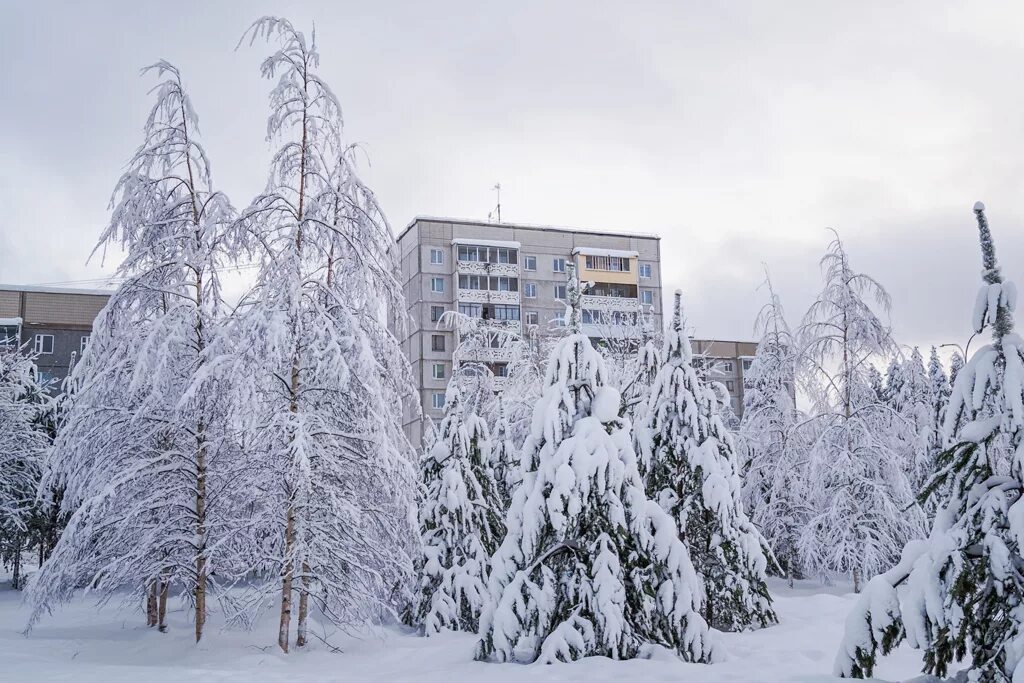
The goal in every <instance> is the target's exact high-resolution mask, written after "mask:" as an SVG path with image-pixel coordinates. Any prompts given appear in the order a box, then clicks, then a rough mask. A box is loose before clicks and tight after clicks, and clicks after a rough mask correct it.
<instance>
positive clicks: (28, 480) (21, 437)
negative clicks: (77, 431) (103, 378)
mask: <svg viewBox="0 0 1024 683" xmlns="http://www.w3.org/2000/svg"><path fill="white" fill-rule="evenodd" d="M37 379H38V377H37V374H36V371H35V367H34V364H33V359H32V358H31V357H29V356H27V355H25V354H23V353H21V351H20V350H18V349H16V348H12V349H5V348H4V347H3V346H0V562H2V563H3V564H4V565H5V566H9V567H10V569H11V587H12V588H14V589H15V590H17V589H20V588H21V587H22V586H23V585H24V578H23V577H24V575H23V573H22V566H21V559H22V558H21V556H22V552H23V551H24V550H25V549H26V547H27V545H28V538H29V531H30V529H29V525H30V517H31V513H32V511H33V503H34V502H35V498H36V488H37V487H38V485H39V476H40V470H41V467H42V463H43V455H44V452H45V450H46V448H47V447H48V446H49V438H48V436H47V434H46V432H45V430H44V429H43V426H42V424H41V417H42V416H43V415H44V414H45V413H46V411H47V410H49V403H50V402H49V401H48V400H47V399H46V396H45V394H44V392H43V388H42V387H41V386H40V385H39V383H38V381H37Z"/></svg>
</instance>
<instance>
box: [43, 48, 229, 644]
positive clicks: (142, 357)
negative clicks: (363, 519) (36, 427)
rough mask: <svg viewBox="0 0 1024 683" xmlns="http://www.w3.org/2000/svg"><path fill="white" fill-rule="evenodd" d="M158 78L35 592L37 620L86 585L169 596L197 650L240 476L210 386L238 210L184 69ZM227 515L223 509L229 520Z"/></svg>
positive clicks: (78, 383)
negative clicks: (114, 275) (181, 610)
mask: <svg viewBox="0 0 1024 683" xmlns="http://www.w3.org/2000/svg"><path fill="white" fill-rule="evenodd" d="M150 72H152V73H155V74H156V75H157V76H158V78H160V79H161V81H160V83H159V85H158V86H157V87H156V88H155V93H156V103H155V105H154V106H153V108H152V110H151V112H150V115H149V117H148V118H147V120H146V124H145V128H144V136H145V139H144V141H143V143H142V145H141V146H140V147H139V148H138V150H137V151H136V153H135V155H134V156H133V157H132V159H131V161H130V162H129V165H128V170H127V171H126V172H125V173H124V175H123V176H122V177H121V179H120V181H119V182H118V184H117V187H116V189H115V191H114V197H113V200H112V202H111V204H112V206H113V215H112V217H111V222H110V225H109V227H108V228H107V229H106V231H105V232H104V233H103V235H102V236H101V238H100V247H97V248H98V249H99V248H104V249H105V248H106V247H107V246H111V245H117V246H120V247H121V248H122V249H123V250H124V252H125V259H124V261H123V263H122V264H121V266H120V267H119V269H118V276H119V277H120V278H121V279H122V280H123V284H122V285H121V286H120V287H119V288H118V289H117V291H116V292H115V293H114V294H113V295H112V296H111V298H110V300H109V302H108V303H107V306H106V307H105V308H104V310H103V311H102V312H101V313H100V316H99V318H98V319H97V321H96V323H95V326H94V331H93V335H92V337H91V341H90V345H89V349H88V350H87V352H86V353H85V355H84V356H83V358H82V359H81V362H78V363H77V364H76V365H75V367H74V371H73V375H72V378H71V386H72V387H73V392H72V393H73V398H71V399H70V400H69V401H68V406H67V408H66V414H65V416H64V419H63V424H62V429H61V431H60V433H59V434H58V436H57V440H56V444H55V446H54V448H53V449H52V451H51V453H50V457H49V458H48V460H47V465H46V473H45V477H44V480H43V485H44V488H45V489H63V490H64V491H65V495H64V498H63V506H64V512H66V513H71V512H73V515H72V516H71V518H70V521H69V523H68V526H67V529H66V530H65V533H64V534H63V536H62V537H61V539H60V542H59V543H58V544H57V546H56V547H55V548H54V550H53V553H52V555H51V557H50V560H49V561H48V562H47V563H46V564H45V565H44V566H43V568H42V570H41V571H40V572H39V573H38V575H37V576H36V578H35V580H34V582H33V584H32V592H31V596H30V601H31V603H32V605H33V616H32V620H33V621H35V619H37V618H38V617H39V615H40V613H41V612H42V611H43V610H46V609H49V607H50V606H51V605H53V604H56V603H59V602H62V601H64V600H67V599H68V598H69V597H70V596H71V595H72V593H73V592H74V591H75V590H76V589H78V588H81V587H83V586H86V585H89V586H91V588H92V590H94V591H96V592H97V593H98V594H99V595H100V596H101V599H104V600H106V599H109V598H110V597H112V596H113V595H114V594H115V592H116V591H118V590H120V589H124V588H127V589H129V590H130V593H129V599H132V598H134V597H136V596H138V595H139V594H140V593H143V594H146V595H147V600H148V602H149V604H150V605H151V606H152V604H153V603H155V602H156V601H157V597H156V596H157V594H161V600H160V604H161V609H160V613H159V614H157V615H156V616H154V614H153V613H150V614H149V615H148V616H149V620H150V624H151V625H157V624H159V625H160V627H161V630H163V610H164V609H165V606H166V594H167V592H168V590H169V586H171V585H174V586H175V587H176V589H178V590H181V591H182V592H183V593H184V594H185V595H186V598H187V600H188V602H189V603H190V604H191V606H192V608H193V610H194V622H195V638H196V641H198V640H199V639H200V638H201V637H202V635H203V627H204V624H205V619H206V601H207V595H208V593H209V592H210V582H211V570H210V566H211V564H212V563H215V562H216V561H217V560H218V558H217V556H216V554H215V553H216V551H215V548H218V547H223V540H224V537H225V535H226V534H229V533H230V525H229V524H227V523H226V520H225V518H224V517H223V516H221V517H219V518H218V519H216V520H215V519H213V518H211V516H210V513H209V510H210V509H211V507H212V505H213V504H214V503H215V502H217V501H216V500H215V498H216V497H217V496H218V494H219V492H223V490H224V487H225V484H226V481H227V478H229V477H230V476H231V472H230V470H231V465H230V463H229V462H227V461H228V460H229V459H230V457H229V454H228V451H230V450H231V449H230V448H226V447H225V446H224V444H223V438H224V431H223V430H224V428H225V420H224V413H223V398H222V396H221V391H220V380H219V379H218V376H217V374H216V354H217V351H216V346H217V341H216V331H217V326H218V323H219V320H220V318H221V315H222V307H221V294H220V284H219V280H218V275H217V269H218V266H219V264H220V262H221V260H222V259H223V257H224V251H223V246H222V243H221V239H222V235H223V232H224V227H225V224H226V222H227V221H228V220H230V219H231V217H232V216H231V214H232V209H231V207H230V205H229V204H228V202H227V200H226V198H225V197H224V196H223V195H222V194H220V193H218V192H216V191H215V190H214V189H213V187H212V183H211V180H210V164H209V161H208V159H207V156H206V153H205V151H204V150H203V148H202V146H201V144H200V143H199V140H198V119H197V117H196V114H195V111H194V109H193V108H192V104H191V101H190V100H189V98H188V95H187V94H186V92H185V89H184V87H183V85H182V79H181V75H180V73H179V72H178V70H177V69H176V68H175V67H174V66H172V65H171V64H168V63H166V62H159V63H157V64H154V65H153V66H151V67H148V68H147V69H144V70H143V73H150ZM221 510H222V511H223V506H222V507H221Z"/></svg>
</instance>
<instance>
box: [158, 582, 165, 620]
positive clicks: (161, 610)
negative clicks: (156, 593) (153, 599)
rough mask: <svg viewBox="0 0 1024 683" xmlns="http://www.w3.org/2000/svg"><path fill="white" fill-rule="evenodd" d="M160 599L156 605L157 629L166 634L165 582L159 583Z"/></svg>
mask: <svg viewBox="0 0 1024 683" xmlns="http://www.w3.org/2000/svg"><path fill="white" fill-rule="evenodd" d="M159 585H160V599H159V601H158V604H157V628H159V629H160V633H167V582H166V581H160V582H159Z"/></svg>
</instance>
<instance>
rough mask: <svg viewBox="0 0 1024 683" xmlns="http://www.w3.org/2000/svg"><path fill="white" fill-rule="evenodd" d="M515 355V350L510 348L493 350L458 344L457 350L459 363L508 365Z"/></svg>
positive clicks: (488, 347)
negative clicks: (475, 362) (472, 362)
mask: <svg viewBox="0 0 1024 683" xmlns="http://www.w3.org/2000/svg"><path fill="white" fill-rule="evenodd" d="M514 355H515V349H514V348H512V347H510V346H502V347H499V348H494V347H492V346H478V345H471V344H460V345H459V348H458V358H459V361H478V362H481V363H508V362H509V361H511V360H512V358H513V356H514Z"/></svg>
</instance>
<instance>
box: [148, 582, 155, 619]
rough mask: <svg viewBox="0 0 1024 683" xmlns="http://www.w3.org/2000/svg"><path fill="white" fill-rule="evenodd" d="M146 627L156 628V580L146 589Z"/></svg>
mask: <svg viewBox="0 0 1024 683" xmlns="http://www.w3.org/2000/svg"><path fill="white" fill-rule="evenodd" d="M146 626H149V627H150V628H152V627H154V626H156V580H153V581H150V582H149V587H148V588H147V589H146Z"/></svg>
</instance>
